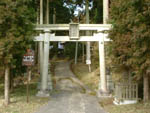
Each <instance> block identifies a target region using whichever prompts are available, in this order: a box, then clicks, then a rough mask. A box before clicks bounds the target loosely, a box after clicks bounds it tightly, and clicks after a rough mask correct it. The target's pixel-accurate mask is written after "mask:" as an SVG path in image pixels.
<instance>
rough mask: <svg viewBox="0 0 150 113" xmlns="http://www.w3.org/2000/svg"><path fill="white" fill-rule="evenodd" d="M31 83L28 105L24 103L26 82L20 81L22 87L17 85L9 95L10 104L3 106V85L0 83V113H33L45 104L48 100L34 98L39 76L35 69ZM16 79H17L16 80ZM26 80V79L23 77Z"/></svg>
mask: <svg viewBox="0 0 150 113" xmlns="http://www.w3.org/2000/svg"><path fill="white" fill-rule="evenodd" d="M33 70H34V72H33V75H34V77H33V78H32V81H31V83H30V86H29V103H27V102H26V84H23V83H26V81H22V85H18V86H16V87H15V88H14V90H13V92H11V93H10V104H9V105H8V106H5V105H4V84H3V83H2V82H0V113H34V112H35V111H36V110H37V109H39V107H40V106H42V105H44V104H47V102H48V100H49V98H39V97H36V96H35V95H36V93H37V91H38V90H37V82H38V78H39V75H38V74H37V73H36V72H37V71H36V69H33ZM16 79H17V78H16ZM23 80H26V77H23Z"/></svg>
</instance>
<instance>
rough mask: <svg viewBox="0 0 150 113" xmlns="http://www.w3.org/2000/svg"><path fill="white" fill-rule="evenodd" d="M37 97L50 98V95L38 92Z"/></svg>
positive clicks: (46, 92)
mask: <svg viewBox="0 0 150 113" xmlns="http://www.w3.org/2000/svg"><path fill="white" fill-rule="evenodd" d="M36 96H37V97H50V93H49V92H48V91H42V90H41V91H38V93H37V94H36Z"/></svg>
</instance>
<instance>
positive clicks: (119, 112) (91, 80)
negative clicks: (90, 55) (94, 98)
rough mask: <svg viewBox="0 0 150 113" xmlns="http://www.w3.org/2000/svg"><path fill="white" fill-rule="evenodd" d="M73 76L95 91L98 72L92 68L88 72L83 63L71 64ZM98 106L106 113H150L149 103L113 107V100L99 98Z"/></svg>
mask: <svg viewBox="0 0 150 113" xmlns="http://www.w3.org/2000/svg"><path fill="white" fill-rule="evenodd" d="M72 71H73V72H74V74H75V75H76V76H77V77H78V78H79V79H80V80H81V81H82V82H83V83H84V84H85V85H87V86H88V87H89V88H90V89H97V87H98V82H99V73H98V71H99V70H96V69H95V68H93V67H92V72H91V73H89V72H88V66H87V65H85V64H83V63H78V64H76V65H75V64H73V63H72ZM99 104H100V106H101V107H103V108H104V109H105V111H107V112H108V113H150V103H143V102H139V103H137V104H131V105H119V106H117V105H114V104H113V98H100V100H99Z"/></svg>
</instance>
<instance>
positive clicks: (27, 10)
mask: <svg viewBox="0 0 150 113" xmlns="http://www.w3.org/2000/svg"><path fill="white" fill-rule="evenodd" d="M31 4H33V1H31V0H1V1H0V61H1V62H0V63H1V65H3V66H5V104H6V105H8V104H9V70H10V67H11V66H12V65H14V66H15V67H21V59H22V56H23V54H24V53H25V51H26V49H27V48H29V47H30V45H31V42H32V41H31V40H32V38H31V36H32V34H33V28H34V26H33V22H34V21H35V18H36V15H35V10H34V7H33V6H32V5H31Z"/></svg>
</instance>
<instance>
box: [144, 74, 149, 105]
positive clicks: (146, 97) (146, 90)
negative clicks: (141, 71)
mask: <svg viewBox="0 0 150 113" xmlns="http://www.w3.org/2000/svg"><path fill="white" fill-rule="evenodd" d="M143 78H144V94H143V95H144V102H146V101H148V100H149V79H148V78H149V76H148V75H147V74H146V75H145V76H144V77H143Z"/></svg>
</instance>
